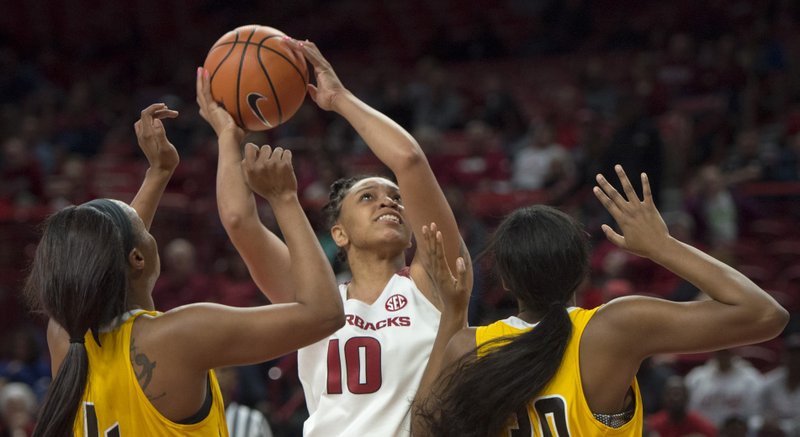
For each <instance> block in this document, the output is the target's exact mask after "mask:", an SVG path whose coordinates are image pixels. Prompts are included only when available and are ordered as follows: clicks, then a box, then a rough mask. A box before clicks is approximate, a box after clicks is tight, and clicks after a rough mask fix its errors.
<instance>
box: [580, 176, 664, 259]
mask: <svg viewBox="0 0 800 437" xmlns="http://www.w3.org/2000/svg"><path fill="white" fill-rule="evenodd" d="M614 170H616V172H617V177H619V180H620V182H621V183H622V189H623V191H624V192H625V197H623V196H622V195H621V194H620V193H619V192H618V191H617V190H616V189H615V188H614V187H613V186H612V185H611V184H610V183H609V182H608V181H607V180H606V178H605V177H603V175H601V174H598V175H597V184H598V185H599V186H595V187H594V189H593V191H594V195H595V196H596V197H597V199H598V200H600V203H602V204H603V206H604V207H605V208H606V209H607V210H608V212H609V213H611V216H612V217H614V220H616V221H617V224H618V225H619V227H620V229H621V231H622V235H620V234H618V233H616V232H615V231H614V230H613V229H611V227H610V226H608V225H606V224H604V225H603V226H602V229H603V232H604V233H605V234H606V237H607V238H608V239H609V241H611V242H612V243H614V244H615V245H617V246H619V247H620V248H622V249H625V250H627V251H628V252H631V253H633V254H635V255H639V256H642V257H646V258H652V257H653V256H654V255H656V254H658V252H659V250H660V248H661V247H663V244H664V243H666V242H667V240H669V239H670V238H671V237H670V235H669V230H668V229H667V225H666V224H665V223H664V219H663V218H662V217H661V214H660V213H659V212H658V210H657V209H656V205H655V203H654V202H653V195H652V193H651V191H650V181H649V180H648V178H647V174H645V173H642V175H641V178H642V194H643V197H644V200H639V197H638V196H637V194H636V191H634V189H633V186H632V185H631V181H630V180H628V176H627V175H626V174H625V170H623V168H622V166H621V165H616V166H614ZM626 198H627V199H626Z"/></svg>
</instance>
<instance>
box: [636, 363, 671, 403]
mask: <svg viewBox="0 0 800 437" xmlns="http://www.w3.org/2000/svg"><path fill="white" fill-rule="evenodd" d="M674 375H675V371H674V370H673V369H672V367H670V366H669V365H667V364H664V363H659V362H657V361H655V360H654V359H653V357H647V358H646V359H645V360H644V361H642V364H641V365H640V366H639V372H637V373H636V380H637V381H638V382H639V391H641V393H642V404H643V406H644V414H645V416H649V415H651V414H653V413H655V412H657V411H659V410H661V409H662V408H663V407H664V395H665V393H664V392H665V389H666V386H667V380H669V378H670V377H672V376H674Z"/></svg>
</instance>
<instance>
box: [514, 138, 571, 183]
mask: <svg viewBox="0 0 800 437" xmlns="http://www.w3.org/2000/svg"><path fill="white" fill-rule="evenodd" d="M532 135H533V136H532V138H530V140H529V141H528V144H527V145H526V146H525V147H523V148H522V149H520V151H519V152H517V155H516V156H515V157H514V163H513V168H512V175H511V178H512V181H513V182H514V186H515V187H516V188H519V189H522V190H541V189H545V188H548V189H550V190H552V191H553V192H555V193H558V194H563V193H566V192H567V190H568V189H569V188H572V186H573V185H574V183H575V182H576V180H577V174H576V169H575V163H574V162H573V161H572V157H571V156H570V154H569V152H567V150H566V149H564V147H563V146H561V145H560V144H558V143H556V142H555V141H554V139H553V130H552V128H551V127H550V126H549V125H548V124H546V123H537V124H536V125H535V126H534V127H533V133H532Z"/></svg>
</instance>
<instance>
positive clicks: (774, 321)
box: [768, 303, 789, 337]
mask: <svg viewBox="0 0 800 437" xmlns="http://www.w3.org/2000/svg"><path fill="white" fill-rule="evenodd" d="M768 320H769V322H768V323H769V325H770V328H772V330H773V332H774V336H776V337H777V336H778V335H780V333H781V332H783V330H784V329H786V325H788V324H789V311H787V310H786V308H784V307H782V306H780V305H779V304H777V303H776V305H775V308H774V309H773V311H772V313H771V314H770V315H769V317H768Z"/></svg>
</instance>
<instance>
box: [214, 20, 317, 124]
mask: <svg viewBox="0 0 800 437" xmlns="http://www.w3.org/2000/svg"><path fill="white" fill-rule="evenodd" d="M284 36H286V34H284V33H283V32H281V31H280V30H277V29H273V28H271V27H267V26H258V25H249V26H242V27H238V28H236V29H234V30H232V31H230V32H228V33H226V34H225V35H222V38H220V39H219V40H217V42H216V43H214V45H213V46H212V47H211V50H209V51H208V56H206V62H205V65H204V67H205V69H206V70H208V72H209V74H210V76H211V95H212V96H213V97H214V100H216V101H217V102H218V103H219V104H221V105H222V106H223V107H224V108H225V109H226V110H227V111H228V112H229V113H230V114H231V116H233V119H234V120H235V121H236V124H238V125H239V126H240V127H242V128H244V129H246V130H249V131H264V130H268V129H271V128H273V127H275V126H278V125H279V124H281V123H283V122H285V121H286V120H288V119H289V118H290V117H291V116H292V115H294V113H295V112H297V110H298V109H299V108H300V105H301V104H302V103H303V99H304V98H305V96H306V85H308V68H307V67H306V60H305V58H304V57H303V55H302V54H299V53H297V52H295V51H294V50H292V49H291V48H290V47H289V45H288V43H287V42H286V41H285V40H284V39H283V37H284Z"/></svg>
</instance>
